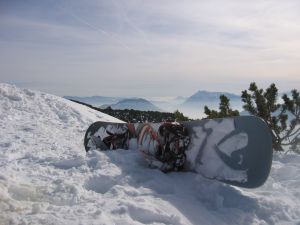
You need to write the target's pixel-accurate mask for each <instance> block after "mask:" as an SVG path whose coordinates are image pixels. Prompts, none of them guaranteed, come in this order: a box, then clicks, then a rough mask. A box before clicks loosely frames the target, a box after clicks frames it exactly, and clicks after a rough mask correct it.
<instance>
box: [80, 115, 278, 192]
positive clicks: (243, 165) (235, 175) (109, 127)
mask: <svg viewBox="0 0 300 225" xmlns="http://www.w3.org/2000/svg"><path fill="white" fill-rule="evenodd" d="M179 123H180V124H182V125H183V126H184V127H185V128H186V129H187V131H188V136H189V140H190V141H189V144H188V147H187V149H186V150H185V157H186V160H185V165H184V170H185V171H193V172H196V173H198V174H201V175H202V176H204V177H206V178H208V179H214V180H218V181H221V182H224V183H227V184H230V185H234V186H238V187H245V188H256V187H259V186H261V185H263V184H264V182H265V181H266V180H267V178H268V176H269V173H270V169H271V164H272V154H273V149H272V136H271V130H270V129H269V127H268V126H267V124H266V123H265V122H263V120H261V119H260V118H258V117H254V116H238V117H231V118H222V119H204V120H196V121H186V122H179ZM161 124H162V123H147V126H150V127H151V130H152V132H153V133H155V132H158V129H159V127H160V125H161ZM145 125H146V124H142V123H140V124H138V123H136V124H127V123H111V122H102V121H98V122H95V123H93V124H91V125H90V127H89V128H88V129H87V131H86V134H85V137H84V146H85V149H86V151H89V150H90V149H100V150H108V149H119V148H120V149H128V148H129V149H137V150H141V149H142V150H143V149H145V148H147V149H148V150H147V153H146V154H149V153H151V151H152V152H153V149H154V148H155V145H154V144H153V142H151V141H143V140H142V141H141V133H142V132H143V130H144V129H143V128H144V127H145ZM111 134H114V135H113V137H112V135H111ZM114 137H116V139H117V140H119V142H118V141H117V142H114V146H109V145H107V144H104V142H105V141H107V140H106V139H107V138H110V139H111V138H114ZM117 137H122V138H119V139H118V138H117ZM108 141H110V140H108ZM109 143H111V142H109ZM145 145H146V146H145ZM149 149H150V150H149ZM142 152H143V153H144V154H145V151H142ZM150 157H151V156H150Z"/></svg>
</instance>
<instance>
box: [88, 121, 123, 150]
mask: <svg viewBox="0 0 300 225" xmlns="http://www.w3.org/2000/svg"><path fill="white" fill-rule="evenodd" d="M113 124H115V125H126V126H127V123H125V122H124V123H122V122H120V123H118V122H106V121H96V122H94V123H92V124H91V125H90V126H89V127H88V129H87V130H86V132H85V135H84V148H85V151H86V152H88V151H89V150H90V148H89V147H88V142H89V136H92V135H94V133H96V132H97V131H98V129H99V128H100V127H107V126H108V125H113Z"/></svg>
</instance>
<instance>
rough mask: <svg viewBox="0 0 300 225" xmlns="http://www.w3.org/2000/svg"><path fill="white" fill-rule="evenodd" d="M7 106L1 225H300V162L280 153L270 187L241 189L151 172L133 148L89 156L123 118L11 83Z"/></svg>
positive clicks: (0, 164)
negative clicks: (96, 139) (99, 132)
mask: <svg viewBox="0 0 300 225" xmlns="http://www.w3.org/2000/svg"><path fill="white" fill-rule="evenodd" d="M0 104H1V107H0V135H1V139H0V212H1V213H0V224H1V225H2V224H44V225H46V224H72V225H75V224H120V225H123V224H133V225H135V224H156V225H157V224H176V225H177V224H178V225H179V224H184V225H188V224H197V225H198V224H300V190H299V186H300V156H299V155H294V154H288V155H275V156H274V161H273V166H272V171H271V176H270V178H269V179H268V181H267V182H266V184H265V185H264V186H262V187H261V188H258V189H254V190H248V189H240V188H235V187H232V186H229V185H225V184H222V183H218V182H216V181H213V180H207V179H205V178H203V177H201V176H200V175H198V174H195V173H187V172H186V173H168V174H164V173H162V172H160V171H159V170H153V169H149V168H148V167H147V164H146V162H145V160H144V158H143V157H142V156H141V154H139V153H138V152H137V151H133V150H117V151H106V152H99V151H90V152H89V153H88V154H86V153H85V150H84V147H83V137H84V133H85V130H86V129H87V128H88V126H89V125H90V124H91V123H92V122H94V121H97V120H103V121H109V120H111V121H115V122H116V121H117V120H116V119H114V118H112V117H109V116H107V115H104V114H101V113H99V112H94V111H92V110H91V109H89V108H86V107H85V106H81V105H77V104H75V103H73V102H69V101H68V100H65V99H62V98H59V97H56V96H53V95H49V94H45V93H41V92H37V91H31V90H27V89H19V88H16V87H15V86H11V85H7V84H0ZM241 138H243V137H241ZM225 147H226V146H225ZM225 147H224V148H225Z"/></svg>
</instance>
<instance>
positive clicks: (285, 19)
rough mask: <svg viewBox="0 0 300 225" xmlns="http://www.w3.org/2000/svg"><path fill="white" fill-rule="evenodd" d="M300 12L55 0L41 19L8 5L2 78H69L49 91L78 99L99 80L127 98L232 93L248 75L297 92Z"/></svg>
mask: <svg viewBox="0 0 300 225" xmlns="http://www.w3.org/2000/svg"><path fill="white" fill-rule="evenodd" d="M45 2H47V1H45ZM39 4H45V6H46V5H47V4H49V2H48V3H39ZM23 7H25V6H23ZM28 7H29V6H28ZM36 8H39V7H36ZM40 8H42V7H40ZM44 8H47V7H44ZM27 9H28V8H25V10H27ZM299 9H300V3H298V1H296V0H287V1H279V0H272V1H271V0H267V1H259V0H255V1H238V0H230V1H229V0H228V1H221V0H213V1H199V0H197V1H196V0H191V1H179V0H176V1H174V0H172V1H171V0H166V1H161V2H159V3H157V2H154V1H142V0H126V1H125V0H114V1H109V2H107V1H92V0H91V1H72V2H68V4H67V3H66V2H61V3H58V4H57V5H55V6H53V7H50V8H49V10H48V11H47V13H46V16H44V15H43V13H41V12H40V11H39V12H37V11H34V10H31V13H30V14H29V13H28V14H24V13H21V14H18V13H15V11H13V10H12V11H9V10H8V11H7V12H6V13H4V14H3V15H2V16H1V20H0V41H1V42H0V47H1V53H0V60H1V62H0V66H1V68H2V69H1V75H0V78H1V80H2V81H31V82H34V81H36V82H43V81H44V82H45V83H47V82H48V83H56V82H57V81H58V80H60V81H61V82H66V83H68V84H69V85H70V87H69V88H67V89H66V88H63V87H62V88H57V87H55V85H54V86H53V87H51V88H52V90H53V91H52V92H56V93H59V94H68V93H70V92H72V93H74V92H76V91H78V87H80V86H82V85H83V84H84V85H85V86H86V87H87V88H86V89H85V90H84V89H82V90H81V91H80V92H81V93H80V94H83V95H84V94H85V93H86V94H92V92H93V93H94V94H97V93H98V94H101V93H99V84H101V88H102V89H101V90H103V91H104V92H108V91H110V95H111V94H113V92H114V90H113V89H114V86H118V88H119V92H120V93H123V94H124V95H126V93H129V90H130V91H131V92H134V91H132V89H133V88H134V87H136V86H142V87H143V85H144V87H145V88H138V89H137V90H136V92H144V93H145V92H147V93H148V94H149V95H150V94H152V95H153V93H151V90H155V92H157V94H158V95H159V94H160V95H169V93H168V92H173V93H176V92H177V90H178V89H183V90H182V92H183V93H179V94H183V95H184V94H187V95H188V94H192V93H189V92H191V90H192V89H193V91H194V90H195V91H196V90H197V89H204V88H209V89H216V88H214V87H220V89H222V88H223V89H224V90H228V91H236V92H237V91H239V90H241V89H243V88H241V83H243V84H244V85H245V87H244V88H246V87H247V86H248V82H249V81H252V80H256V81H258V82H260V81H261V82H262V83H263V84H267V83H268V81H270V82H279V85H282V87H284V88H297V87H299V85H300V78H299V77H300V76H299V72H300V65H299V63H298V62H299V58H300V55H299V52H300V24H299V23H298V22H299V20H300V14H299V13H298V12H299ZM35 10H36V9H35ZM116 80H119V82H118V84H117V85H114V84H115V83H116ZM159 81H161V82H162V84H161V85H157V87H155V83H156V82H159ZM170 81H171V82H172V84H173V85H172V87H169V89H167V90H164V88H163V87H164V86H165V84H163V83H164V82H165V83H167V82H170ZM176 83H177V84H178V87H177V86H176ZM182 83H184V84H185V85H184V86H186V87H187V88H185V89H184V88H182V85H180V84H182ZM222 83H223V84H226V87H224V86H222ZM202 85H203V86H202ZM72 86H74V87H76V89H75V88H74V89H72ZM122 87H123V89H124V90H123V92H122V90H121V89H122ZM51 88H50V89H51ZM172 88H173V89H172ZM96 92H97V93H96ZM152 92H153V91H152ZM144 93H143V96H145V94H144Z"/></svg>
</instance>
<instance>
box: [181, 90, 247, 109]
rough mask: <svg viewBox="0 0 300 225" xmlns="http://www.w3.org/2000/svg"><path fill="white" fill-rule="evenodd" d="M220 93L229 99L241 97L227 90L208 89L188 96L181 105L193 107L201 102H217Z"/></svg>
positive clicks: (233, 99) (234, 99) (235, 99)
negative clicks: (212, 90)
mask: <svg viewBox="0 0 300 225" xmlns="http://www.w3.org/2000/svg"><path fill="white" fill-rule="evenodd" d="M220 95H225V96H226V97H228V98H229V99H230V100H231V101H240V100H241V98H240V96H238V95H235V94H232V93H227V92H209V91H198V92H196V93H195V94H193V95H192V96H190V97H189V98H187V99H186V100H185V101H184V103H183V104H182V106H186V107H193V106H197V105H201V104H214V103H219V101H220V100H219V97H220Z"/></svg>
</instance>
